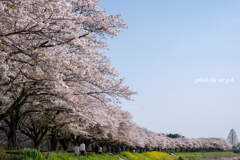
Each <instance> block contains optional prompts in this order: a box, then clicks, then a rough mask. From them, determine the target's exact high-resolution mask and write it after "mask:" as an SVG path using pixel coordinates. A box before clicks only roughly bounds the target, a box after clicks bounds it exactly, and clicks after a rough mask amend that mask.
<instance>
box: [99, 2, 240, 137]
mask: <svg viewBox="0 0 240 160" xmlns="http://www.w3.org/2000/svg"><path fill="white" fill-rule="evenodd" d="M99 8H101V9H104V8H105V9H106V11H107V13H108V14H119V13H121V14H122V18H123V19H124V20H125V21H126V22H127V23H128V27H129V29H126V30H124V32H123V33H120V35H119V36H118V37H115V38H113V39H109V41H108V43H109V47H110V49H111V50H110V51H107V50H106V51H104V52H105V54H106V55H108V56H109V57H110V58H111V61H112V65H113V66H114V67H116V68H117V70H118V71H119V72H120V74H121V77H125V79H126V84H127V85H130V87H131V89H133V90H134V91H137V92H138V95H135V96H133V98H134V99H135V101H132V102H126V101H123V104H122V108H123V109H124V110H128V111H130V112H131V114H132V115H133V117H134V118H133V120H134V121H135V122H136V123H137V124H138V125H139V126H142V127H146V128H148V129H149V130H153V131H155V132H163V133H180V134H182V135H184V136H186V137H188V138H192V137H193V138H198V137H221V138H226V137H227V136H228V133H229V131H230V129H231V128H234V129H235V131H236V132H237V134H238V133H239V136H240V107H239V104H240V94H239V93H240V90H239V89H240V81H239V79H240V75H239V73H240V71H239V69H240V45H239V44H240V1H237V0H228V1H226V0H211V1H206V0H194V1H191V0H181V1H178V0H150V1H143V0H121V1H120V0H102V1H101V2H100V5H99ZM200 77H202V78H209V79H211V78H212V77H213V78H215V79H219V78H222V79H228V78H229V79H231V78H234V81H233V82H229V83H227V84H226V83H223V82H216V83H214V84H212V83H210V82H206V83H203V82H202V83H195V80H196V79H198V78H200Z"/></svg>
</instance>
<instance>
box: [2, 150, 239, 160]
mask: <svg viewBox="0 0 240 160" xmlns="http://www.w3.org/2000/svg"><path fill="white" fill-rule="evenodd" d="M2 151H3V150H2ZM35 152H36V151H35ZM37 152H38V153H34V154H40V155H43V156H41V157H42V158H40V159H38V160H82V159H85V160H119V157H124V158H125V159H128V160H157V159H160V160H177V159H178V158H179V157H180V156H181V157H184V158H188V159H190V160H199V159H204V160H207V159H209V158H208V157H212V158H214V159H219V158H220V156H227V155H228V156H234V155H238V154H234V153H232V152H216V153H215V152H204V153H201V152H181V153H175V154H176V156H174V155H169V154H167V153H164V152H144V153H130V152H122V153H120V154H119V155H113V154H109V153H106V154H104V153H103V154H102V155H99V154H92V155H87V156H83V157H81V156H80V157H75V156H74V155H73V153H66V152H63V153H61V152H60V153H56V152H45V153H40V152H39V151H37ZM13 153H14V152H13ZM16 153H21V151H16V152H15V154H14V155H12V154H9V153H4V152H0V160H3V159H4V160H13V159H14V160H33V158H24V159H23V158H21V157H23V154H21V155H16ZM31 154H32V153H31ZM88 154H90V153H88ZM29 155H30V154H29ZM45 157H46V158H45ZM200 157H201V158H200Z"/></svg>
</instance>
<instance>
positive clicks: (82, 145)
mask: <svg viewBox="0 0 240 160" xmlns="http://www.w3.org/2000/svg"><path fill="white" fill-rule="evenodd" d="M85 148H86V147H85V144H84V143H83V142H82V143H81V145H80V146H79V144H78V143H77V144H76V146H75V156H76V157H77V156H79V151H80V153H81V156H84V155H85V151H86V149H85Z"/></svg>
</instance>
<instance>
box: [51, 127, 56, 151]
mask: <svg viewBox="0 0 240 160" xmlns="http://www.w3.org/2000/svg"><path fill="white" fill-rule="evenodd" d="M57 142H58V138H57V134H56V133H55V132H54V131H51V136H50V143H51V151H56V150H57Z"/></svg>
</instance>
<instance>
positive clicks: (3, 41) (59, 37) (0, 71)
mask: <svg viewBox="0 0 240 160" xmlns="http://www.w3.org/2000/svg"><path fill="white" fill-rule="evenodd" d="M98 3H99V0H7V1H6V0H0V130H1V131H2V132H4V133H5V138H4V136H3V135H2V134H1V136H2V138H1V140H2V143H5V141H7V142H8V148H13V149H16V148H17V146H18V145H17V144H18V143H21V144H23V143H24V142H25V141H27V140H28V139H31V141H32V142H33V144H34V147H36V148H39V146H40V145H41V144H42V143H43V142H44V141H45V140H46V139H48V141H49V142H50V144H51V149H52V150H56V147H57V143H58V142H60V143H61V144H62V145H63V148H67V144H68V143H69V142H70V141H72V140H74V139H75V140H77V139H84V140H86V141H88V140H89V137H91V138H90V139H94V140H95V141H101V142H103V141H105V142H106V143H116V142H117V141H119V143H125V144H127V145H130V146H139V147H145V146H147V147H149V148H151V147H157V146H158V147H161V148H174V147H175V148H176V147H185V148H188V147H192V148H194V147H198V148H199V147H202V148H206V147H212V148H214V147H215V148H222V149H224V148H226V147H228V143H226V142H225V140H222V139H178V140H171V139H169V138H166V137H165V136H163V135H161V134H157V133H154V132H151V131H147V130H146V129H144V128H140V127H138V126H137V125H136V124H134V123H133V121H132V116H131V115H130V114H129V112H127V111H123V110H121V109H120V107H119V104H120V103H121V101H120V100H121V99H126V100H131V96H132V95H133V94H136V92H134V91H132V90H131V89H129V86H126V85H124V79H123V78H120V77H119V74H118V72H117V71H116V70H115V68H114V67H112V66H111V62H110V60H109V58H108V57H106V56H105V55H103V54H102V52H101V51H100V50H102V49H107V47H108V45H107V42H106V41H107V39H108V38H109V37H114V36H117V35H118V33H120V32H121V31H122V29H124V28H127V25H126V23H125V22H124V20H123V19H121V18H120V15H108V14H107V13H106V11H105V10H100V9H99V8H98ZM73 135H77V137H76V136H73ZM89 143H90V140H89Z"/></svg>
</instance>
